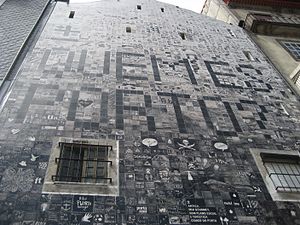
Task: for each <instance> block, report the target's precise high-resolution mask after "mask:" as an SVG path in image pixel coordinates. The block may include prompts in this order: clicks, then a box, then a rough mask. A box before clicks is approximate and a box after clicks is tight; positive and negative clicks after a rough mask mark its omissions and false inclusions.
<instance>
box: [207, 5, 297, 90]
mask: <svg viewBox="0 0 300 225" xmlns="http://www.w3.org/2000/svg"><path fill="white" fill-rule="evenodd" d="M202 14H205V15H207V16H210V17H213V18H216V19H218V20H222V21H224V22H226V23H229V24H232V25H237V26H240V27H242V28H244V29H245V30H246V31H247V32H248V34H249V35H250V37H251V38H252V40H253V41H254V42H255V43H256V44H257V45H258V46H259V47H260V49H261V50H262V51H263V52H264V53H265V55H266V56H267V57H268V58H269V60H270V61H271V62H272V64H273V65H274V66H275V67H276V69H277V70H278V71H279V72H280V73H281V74H282V75H283V77H284V78H285V79H286V81H287V82H288V83H289V84H290V86H291V87H292V88H293V89H294V90H295V91H296V92H298V94H299V93H300V79H299V75H300V72H299V69H300V66H299V65H300V2H299V1H295V0H276V1H268V0H266V1H261V0H207V1H206V3H205V5H204V7H203V10H202ZM245 54H246V56H247V57H248V58H249V59H250V60H255V58H256V57H255V56H252V55H251V54H250V53H249V54H247V52H245Z"/></svg>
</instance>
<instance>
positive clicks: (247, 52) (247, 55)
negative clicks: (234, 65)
mask: <svg viewBox="0 0 300 225" xmlns="http://www.w3.org/2000/svg"><path fill="white" fill-rule="evenodd" d="M243 53H244V55H245V56H246V58H247V59H248V60H249V61H252V62H253V61H255V59H254V57H253V56H252V54H251V52H249V51H243Z"/></svg>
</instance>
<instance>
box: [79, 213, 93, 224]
mask: <svg viewBox="0 0 300 225" xmlns="http://www.w3.org/2000/svg"><path fill="white" fill-rule="evenodd" d="M91 218H93V216H92V214H90V213H86V214H84V216H83V217H82V219H81V222H88V223H90V222H91V221H90V219H91Z"/></svg>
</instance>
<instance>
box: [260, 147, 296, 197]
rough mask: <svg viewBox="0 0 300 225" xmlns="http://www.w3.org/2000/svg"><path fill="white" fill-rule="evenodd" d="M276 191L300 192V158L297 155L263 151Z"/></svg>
mask: <svg viewBox="0 0 300 225" xmlns="http://www.w3.org/2000/svg"><path fill="white" fill-rule="evenodd" d="M261 158H262V161H263V164H264V166H265V168H266V171H267V173H268V176H269V178H270V179H271V181H272V183H273V185H274V187H275V189H276V191H280V192H300V164H299V162H300V158H299V156H297V155H282V154H268V153H261Z"/></svg>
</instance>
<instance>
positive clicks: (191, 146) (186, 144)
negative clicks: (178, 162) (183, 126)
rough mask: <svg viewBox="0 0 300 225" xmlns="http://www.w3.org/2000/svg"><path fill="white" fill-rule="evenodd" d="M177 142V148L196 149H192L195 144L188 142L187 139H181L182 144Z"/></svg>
mask: <svg viewBox="0 0 300 225" xmlns="http://www.w3.org/2000/svg"><path fill="white" fill-rule="evenodd" d="M177 144H178V145H179V146H180V147H179V150H185V149H189V150H193V151H195V150H196V149H194V146H195V144H190V142H189V141H188V140H183V141H182V144H181V143H179V142H177Z"/></svg>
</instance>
